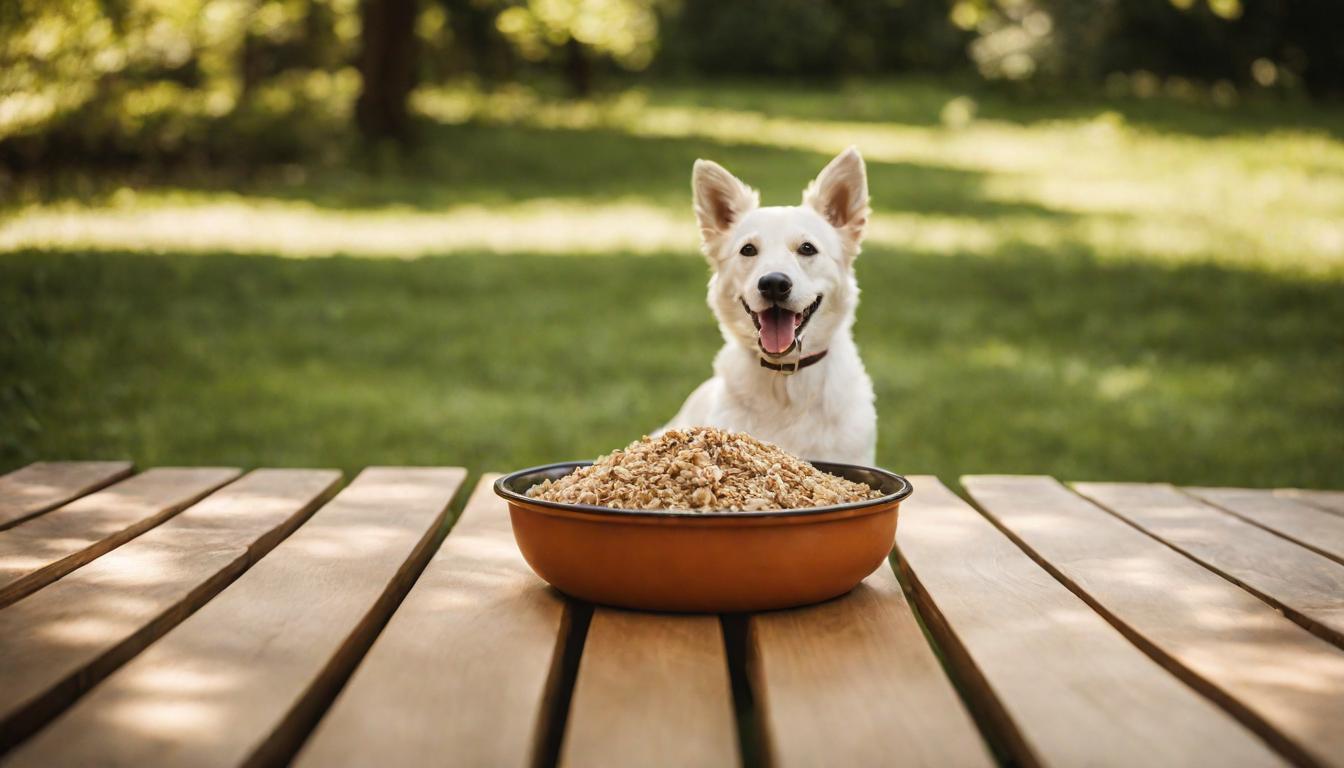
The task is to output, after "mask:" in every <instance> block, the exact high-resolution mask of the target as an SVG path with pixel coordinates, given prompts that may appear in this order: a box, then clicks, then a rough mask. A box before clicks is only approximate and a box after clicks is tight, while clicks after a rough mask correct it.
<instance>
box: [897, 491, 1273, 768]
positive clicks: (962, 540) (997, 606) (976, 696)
mask: <svg viewBox="0 0 1344 768" xmlns="http://www.w3.org/2000/svg"><path fill="white" fill-rule="evenodd" d="M910 480H911V482H912V483H913V484H914V486H915V488H917V489H918V491H917V492H916V493H915V495H913V496H912V497H911V498H910V499H909V500H907V501H906V502H905V503H904V504H902V506H901V522H900V527H899V528H898V533H897V545H898V548H899V552H900V566H901V569H902V572H903V573H904V574H905V575H906V579H907V581H908V582H909V583H910V584H911V586H912V588H913V593H914V598H915V602H916V605H917V606H918V607H919V610H920V615H922V616H923V617H924V620H925V623H926V624H927V626H928V627H929V629H930V630H931V631H932V632H933V635H934V638H935V639H936V640H937V641H938V644H939V646H940V647H942V648H943V649H944V651H945V652H946V654H947V656H948V658H949V660H950V661H952V663H953V665H954V667H955V668H957V669H958V670H959V672H960V677H961V679H962V680H963V683H964V685H965V686H966V687H967V689H968V694H969V695H970V697H971V700H972V701H973V702H975V703H976V705H977V708H978V709H980V710H981V711H983V712H984V713H985V716H986V719H988V720H989V721H991V722H993V723H995V724H996V726H997V730H999V731H1000V732H1001V733H1002V734H1003V736H1004V741H1005V743H1006V746H1007V747H1008V749H1009V750H1010V751H1011V752H1012V753H1013V757H1014V758H1015V759H1016V761H1017V762H1018V763H1021V764H1022V765H1057V766H1074V765H1090V766H1130V765H1147V766H1160V765H1167V766H1179V765H1196V764H1201V763H1207V764H1210V765H1224V766H1234V765H1237V766H1269V765H1283V764H1284V761H1283V759H1282V758H1280V757H1279V756H1278V755H1276V754H1275V753H1274V752H1272V751H1271V750H1270V749H1269V748H1268V747H1267V746H1265V744H1264V743H1263V742H1262V741H1260V740H1259V739H1258V738H1257V737H1255V736H1254V735H1253V734H1252V733H1251V732H1250V731H1248V730H1247V729H1246V728H1245V727H1243V726H1242V725H1241V724H1240V723H1238V722H1237V721H1236V720H1234V719H1233V718H1232V717H1231V716H1229V715H1228V714H1227V713H1226V712H1224V711H1223V710H1221V709H1219V708H1218V706H1216V705H1215V704H1213V703H1212V702H1210V701H1209V700H1208V699H1205V698H1204V697H1202V696H1200V695H1199V694H1198V693H1196V692H1194V691H1193V690H1191V689H1190V688H1189V687H1188V686H1186V685H1185V684H1184V683H1182V682H1181V681H1180V680H1177V679H1176V678H1175V677H1173V676H1172V675H1171V674H1170V673H1169V672H1167V670H1165V669H1163V668H1162V667H1161V666H1160V665H1158V664H1157V663H1156V662H1154V661H1153V660H1152V659H1150V658H1148V656H1146V655H1144V653H1143V652H1142V651H1140V650H1139V649H1138V648H1135V647H1134V645H1133V644H1131V643H1130V642H1129V641H1128V640H1126V639H1125V638H1124V636H1123V635H1121V634H1120V633H1119V632H1118V631H1116V629H1115V628H1114V627H1112V626H1111V625H1110V624H1108V623H1107V622H1106V620H1105V619H1103V618H1102V617H1101V616H1099V615H1097V613H1096V612H1095V611H1093V610H1092V609H1091V608H1090V607H1088V605H1087V604H1086V603H1084V602H1083V601H1082V600H1080V599H1079V598H1078V597H1077V596H1076V595H1074V594H1073V593H1072V592H1070V591H1069V590H1068V589H1067V588H1066V587H1064V586H1063V585H1062V584H1060V583H1059V582H1058V581H1056V580H1055V578H1054V577H1052V576H1051V575H1050V574H1049V573H1047V572H1046V571H1045V570H1043V569H1042V568H1041V567H1040V566H1039V565H1037V564H1036V562H1035V561H1033V560H1032V559H1031V558H1030V557H1028V556H1027V555H1026V554H1025V553H1024V552H1022V550H1020V549H1019V548H1018V547H1017V546H1016V545H1015V544H1013V543H1012V542H1011V541H1009V540H1008V538H1007V537H1006V536H1004V535H1003V533H1002V532H1001V531H999V530H998V529H996V528H995V527H994V526H993V525H992V524H991V523H990V522H989V521H988V520H986V519H985V518H984V517H983V516H981V515H980V514H979V513H978V512H976V511H975V510H974V509H972V508H971V507H970V506H969V505H968V504H966V502H964V501H962V500H961V499H960V498H958V497H957V496H956V495H955V494H954V493H952V492H951V491H949V490H948V489H947V488H946V487H944V486H943V484H942V483H940V482H939V481H938V479H937V478H935V477H912V478H910Z"/></svg>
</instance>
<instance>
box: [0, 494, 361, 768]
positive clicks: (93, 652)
mask: <svg viewBox="0 0 1344 768" xmlns="http://www.w3.org/2000/svg"><path fill="white" fill-rule="evenodd" d="M339 480H340V473H339V472H337V471H335V470H302V469H259V470H257V471H255V472H252V473H250V474H248V475H247V476H246V477H244V478H242V479H241V480H238V481H237V482H235V483H232V484H231V485H229V486H227V487H225V488H223V489H222V490H219V491H216V492H215V493H214V494H212V495H210V496H208V497H206V498H205V499H204V500H203V501H201V502H200V503H198V504H196V505H195V506H193V507H191V508H189V509H187V510H186V511H185V512H182V513H181V514H179V515H177V516H176V517H174V518H173V519H171V520H169V521H168V522H166V523H164V524H163V525H160V526H159V527H157V528H155V529H153V530H151V531H149V532H147V533H145V534H144V535H142V536H140V537H139V538H137V539H135V540H134V541H131V542H128V543H127V544H126V545H124V546H122V547H119V548H117V549H115V550H113V551H111V552H109V553H107V554H106V555H103V556H102V557H100V558H98V559H97V560H95V561H93V562H92V563H89V564H88V565H86V566H84V567H83V568H80V569H78V570H76V571H75V572H73V573H71V574H69V575H67V576H66V577H65V578H63V579H61V580H59V581H57V582H56V583H54V584H52V585H50V586H48V587H47V588H45V589H43V590H41V591H39V592H38V593H36V594H34V595H32V596H30V597H29V598H28V599H26V600H21V601H19V602H18V603H17V604H15V605H13V606H10V607H9V608H8V609H7V610H4V611H0V689H3V690H4V691H5V696H4V697H0V749H5V748H8V747H10V746H12V745H13V744H14V743H16V742H17V741H18V740H19V739H22V738H24V737H25V736H27V735H28V734H30V733H32V732H33V731H34V730H36V729H37V728H38V727H39V726H40V725H42V724H43V723H44V722H46V721H47V720H49V719H50V718H51V717H52V716H54V715H55V714H56V713H57V712H59V711H60V710H61V709H63V708H65V707H66V706H68V705H69V703H70V702H71V701H72V700H73V699H74V698H75V697H76V696H78V695H79V694H80V693H82V692H83V691H85V690H87V689H88V688H90V687H91V686H93V685H94V684H95V683H97V682H98V681H99V680H101V679H103V678H104V677H106V676H107V675H108V674H109V673H110V672H111V671H112V670H114V669H116V668H117V667H118V666H119V665H121V664H122V663H124V662H125V661H126V660H127V659H129V658H131V657H132V656H133V655H135V654H136V653H137V652H139V651H140V650H141V649H142V648H144V647H145V646H147V645H148V644H149V643H151V642H152V641H153V640H155V639H156V638H158V637H160V636H162V635H163V633H164V632H166V631H168V630H169V629H170V628H172V627H173V626H174V625H176V624H177V623H178V622H179V621H181V620H182V619H183V618H185V617H186V616H187V615H188V614H190V613H191V612H192V611H194V610H196V609H197V608H199V607H200V606H201V605H203V604H204V603H205V602H206V601H207V600H209V599H210V598H211V597H213V596H214V595H215V594H217V593H218V592H219V590H221V589H223V588H224V586H225V585H226V584H228V583H229V582H230V581H232V580H233V579H234V578H235V577H236V576H237V575H238V574H239V573H241V572H242V571H243V570H244V569H246V568H247V567H248V565H249V564H250V563H252V562H255V561H256V560H257V559H258V558H260V557H261V556H262V555H263V554H265V553H266V552H268V551H270V549H271V548H272V547H274V546H275V544H276V543H277V542H278V541H279V540H280V539H282V538H284V537H285V536H287V535H289V533H290V532H291V531H293V530H294V528H296V527H297V526H298V525H299V523H301V522H302V521H303V520H304V519H305V518H307V516H308V515H309V514H310V513H311V512H312V511H313V510H315V509H317V507H318V506H319V505H320V504H321V503H322V501H324V500H325V499H326V498H327V497H328V496H329V495H330V494H331V492H332V491H334V490H335V486H336V483H337V482H338V481H339Z"/></svg>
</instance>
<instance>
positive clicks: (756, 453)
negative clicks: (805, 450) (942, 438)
mask: <svg viewBox="0 0 1344 768" xmlns="http://www.w3.org/2000/svg"><path fill="white" fill-rule="evenodd" d="M527 495H528V496H531V497H533V498H537V499H544V500H546V501H556V502H564V503H569V504H589V505H593V506H599V507H611V508H614V509H634V510H655V509H658V510H689V511H694V512H758V511H765V510H772V509H802V508H807V507H825V506H830V505H833V504H848V503H851V502H856V501H866V500H869V499H876V498H880V497H881V496H882V494H881V493H880V492H878V491H876V490H873V489H872V488H870V487H869V486H867V485H865V484H863V483H856V482H854V481H852V480H846V479H845V478H843V477H837V476H835V475H832V474H828V473H826V472H822V471H821V470H819V469H817V468H816V467H814V466H812V465H811V464H809V463H807V462H806V461H803V460H802V459H800V458H798V457H797V456H794V455H792V454H790V453H786V452H785V451H783V450H781V449H780V448H779V447H778V446H776V445H773V444H771V443H766V442H762V441H760V440H757V439H756V438H754V437H751V436H750V435H747V434H745V433H742V432H728V431H725V430H722V429H715V428H712V427H691V428H687V429H671V430H668V431H667V432H664V433H663V434H661V435H659V436H658V437H647V436H646V437H644V438H641V439H639V440H636V441H635V442H633V443H631V444H630V445H628V446H626V447H625V448H624V449H621V450H617V451H612V452H611V453H609V454H607V455H606V456H602V457H601V458H599V459H598V460H597V461H596V462H594V463H593V464H592V465H591V466H587V467H582V468H580V469H578V470H576V471H574V472H572V473H570V474H568V475H565V476H564V477H561V478H559V479H557V480H546V481H544V482H542V483H539V484H537V485H534V486H532V488H530V489H529V490H528V492H527Z"/></svg>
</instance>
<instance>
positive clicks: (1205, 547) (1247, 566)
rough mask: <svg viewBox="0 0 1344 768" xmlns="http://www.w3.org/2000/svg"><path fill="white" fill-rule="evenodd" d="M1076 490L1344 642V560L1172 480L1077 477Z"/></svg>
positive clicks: (1333, 639) (1299, 620) (1337, 641)
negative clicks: (1191, 493) (1318, 551)
mask: <svg viewBox="0 0 1344 768" xmlns="http://www.w3.org/2000/svg"><path fill="white" fill-rule="evenodd" d="M1074 489H1075V490H1077V491H1078V492H1079V493H1081V494H1082V495H1084V496H1086V497H1088V498H1090V499H1092V500H1093V501H1095V502H1096V503H1097V504H1100V505H1101V506H1102V507H1105V508H1106V509H1109V510H1110V511H1112V512H1114V513H1115V514H1117V515H1119V516H1120V517H1123V518H1124V519H1126V520H1128V521H1130V522H1131V523H1133V524H1135V525H1137V526H1138V527H1140V528H1142V529H1143V530H1145V531H1147V532H1149V533H1151V534H1153V535H1154V536H1156V537H1157V538H1159V539H1162V540H1163V541H1165V542H1166V543H1168V544H1170V545H1172V546H1173V547H1175V548H1176V549H1178V550H1180V551H1182V552H1184V553H1185V554H1187V555H1189V556H1190V557H1192V558H1194V559H1195V560H1198V561H1199V562H1200V563H1203V564H1204V565H1205V566H1206V567H1208V568H1210V569H1212V570H1214V571H1216V572H1218V573H1219V574H1221V575H1222V576H1223V577H1225V578H1227V579H1231V580H1232V581H1235V582H1236V583H1238V584H1240V585H1242V586H1243V587H1245V588H1246V589H1249V590H1250V591H1252V592H1254V593H1255V594H1257V595H1259V596H1260V598H1261V599H1263V600H1266V601H1268V602H1270V603H1272V604H1274V605H1275V606H1276V607H1278V608H1280V609H1281V610H1283V611H1284V612H1285V613H1286V614H1288V615H1289V616H1291V617H1292V618H1293V620H1294V621H1296V622H1297V623H1299V624H1302V625H1303V626H1306V627H1307V628H1308V629H1311V630H1312V631H1313V632H1315V633H1316V634H1318V635H1320V636H1321V637H1324V638H1325V639H1327V640H1330V641H1331V642H1333V643H1335V644H1336V645H1344V565H1341V564H1339V563H1337V562H1335V561H1333V560H1330V559H1329V558H1326V557H1322V556H1321V555H1318V554H1316V553H1315V552H1312V551H1311V550H1308V549H1305V548H1303V547H1300V546H1298V545H1297V544H1295V543H1293V542H1291V541H1288V540H1287V539H1284V538H1282V537H1279V536H1276V535H1274V534H1272V533H1270V532H1268V531H1266V530H1264V529H1262V528H1259V527H1258V526H1255V525H1252V524H1250V523H1248V522H1246V521H1244V520H1241V519H1240V518H1237V517H1234V516H1232V515H1229V514H1226V513H1224V512H1222V511H1221V510H1218V509H1214V508H1213V507H1211V506H1209V505H1208V504H1205V503H1204V502H1202V501H1200V500H1199V499H1196V498H1194V497H1191V496H1188V495H1186V494H1184V493H1181V492H1180V491H1178V490H1176V489H1175V488H1174V487H1172V486H1170V485H1162V484H1156V485H1145V484H1141V483H1075V484H1074Z"/></svg>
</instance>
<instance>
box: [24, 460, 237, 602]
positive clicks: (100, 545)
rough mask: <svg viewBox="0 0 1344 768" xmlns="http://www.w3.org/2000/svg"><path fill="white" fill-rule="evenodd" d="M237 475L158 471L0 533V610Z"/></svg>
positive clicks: (200, 469) (192, 470)
mask: <svg viewBox="0 0 1344 768" xmlns="http://www.w3.org/2000/svg"><path fill="white" fill-rule="evenodd" d="M239 474H240V473H239V470H237V469H232V468H226V467H193V468H189V469H188V468H179V467H156V468H154V469H151V470H149V471H147V472H142V473H141V474H139V475H136V476H135V477H132V478H130V479H128V480H123V481H122V482H120V483H117V484H116V485H113V486H111V487H110V488H107V489H105V490H102V491H99V492H97V493H95V494H93V495H91V496H85V497H84V498H82V499H79V500H77V501H72V502H70V503H69V504H66V505H65V506H63V507H61V508H59V509H56V510H53V511H51V512H48V513H46V514H44V515H42V516H40V517H35V518H33V519H31V520H28V521H26V522H23V523H21V524H19V525H16V526H14V527H13V528H10V529H8V530H5V531H0V606H5V605H9V604H10V603H13V602H14V601H15V600H18V599H20V598H22V597H23V596H25V595H29V594H32V593H33V592H35V591H37V590H38V589H41V588H42V587H43V586H46V585H47V584H50V583H51V582H53V581H55V580H56V579H59V578H60V577H62V576H64V575H65V574H67V573H69V572H71V571H73V570H74V569H76V568H78V567H80V566H81V565H84V564H85V563H87V562H89V561H90V560H93V559H94V558H96V557H98V556H100V555H102V554H103V553H105V552H108V551H111V550H113V549H115V548H117V547H119V546H121V545H122V544H125V543H126V542H128V541H130V540H131V539H133V538H135V537H136V536H139V535H140V534H142V533H144V532H145V531H147V530H149V529H150V528H153V527H154V526H156V525H158V524H159V523H161V522H163V521H164V520H167V519H168V518H170V517H172V516H173V515H175V514H177V513H178V512H181V511H182V510H184V509H186V508H187V507H189V506H191V505H192V504H195V503H196V502H197V501H199V500H200V499H201V498H202V497H204V496H205V495H206V494H208V493H210V492H211V491H213V490H215V489H216V488H218V487H220V486H221V485H224V484H225V483H227V482H229V481H230V480H232V479H234V478H235V477H237V476H238V475H239Z"/></svg>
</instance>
